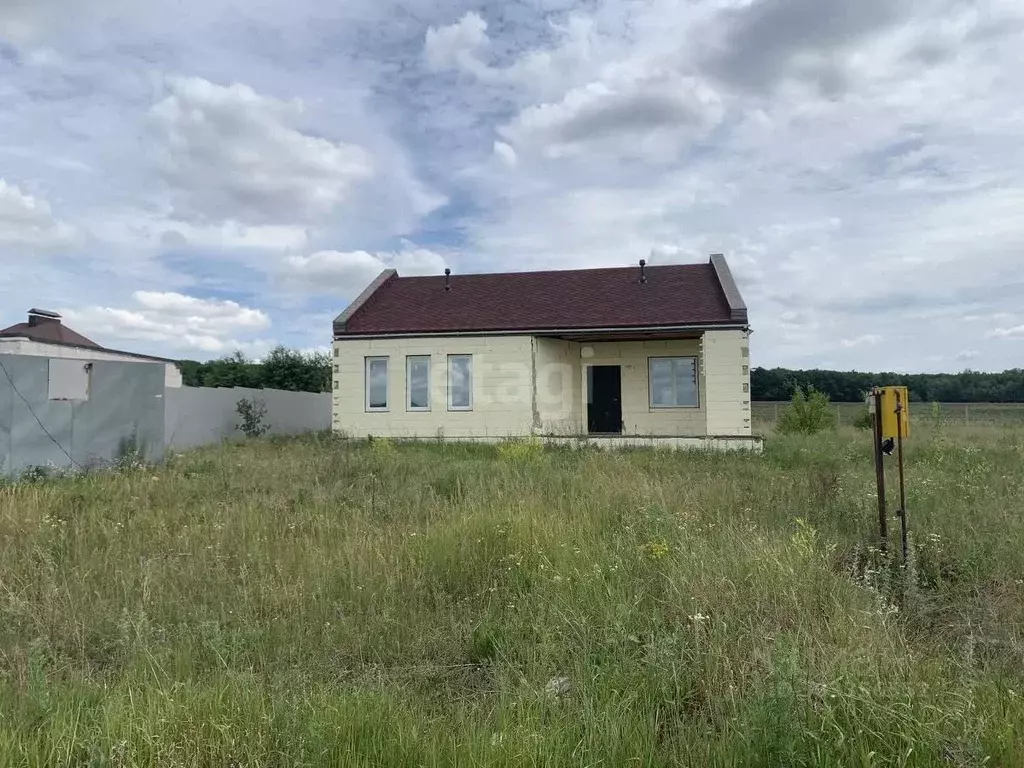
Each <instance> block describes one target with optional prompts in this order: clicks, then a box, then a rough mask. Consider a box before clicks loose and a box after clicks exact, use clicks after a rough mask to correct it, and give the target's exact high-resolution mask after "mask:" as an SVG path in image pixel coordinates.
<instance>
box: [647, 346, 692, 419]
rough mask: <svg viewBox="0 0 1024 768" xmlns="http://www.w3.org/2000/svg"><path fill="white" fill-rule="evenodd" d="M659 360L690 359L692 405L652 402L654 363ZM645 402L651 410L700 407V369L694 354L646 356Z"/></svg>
mask: <svg viewBox="0 0 1024 768" xmlns="http://www.w3.org/2000/svg"><path fill="white" fill-rule="evenodd" d="M660 360H692V361H693V391H694V394H695V395H696V401H695V402H694V403H693V404H692V405H658V404H655V402H654V363H655V361H660ZM647 403H648V405H649V406H650V409H651V410H652V411H680V410H694V409H698V408H700V369H699V368H698V362H697V357H696V355H663V356H660V357H648V358H647Z"/></svg>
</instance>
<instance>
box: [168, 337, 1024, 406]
mask: <svg viewBox="0 0 1024 768" xmlns="http://www.w3.org/2000/svg"><path fill="white" fill-rule="evenodd" d="M178 367H179V368H180V369H181V373H182V380H183V383H184V384H185V386H187V387H250V388H253V389H263V388H268V389H287V390H291V391H293V392H329V391H330V390H331V360H330V357H329V356H328V355H326V354H323V353H302V352H299V351H297V350H293V349H287V348H285V347H277V348H276V349H274V350H272V351H271V352H270V353H269V354H268V355H267V356H266V357H264V358H263V359H262V360H260V361H259V362H256V361H254V360H250V359H249V358H247V357H246V356H245V355H243V354H242V353H241V352H236V353H235V354H233V355H231V356H230V357H224V358H221V359H219V360H210V361H208V362H205V363H200V362H197V361H195V360H181V361H179V363H178ZM886 384H894V385H901V386H905V387H908V388H909V389H910V397H911V399H912V400H917V401H924V402H940V403H1024V369H1021V368H1015V369H1012V370H1009V371H1003V372H1002V373H978V372H977V371H964V372H962V373H912V374H906V373H860V372H857V371H820V370H811V371H795V370H790V369H788V368H754V369H753V370H752V371H751V372H750V388H751V397H752V398H753V399H754V400H757V401H768V402H772V401H781V400H789V399H790V398H791V397H792V396H793V388H794V387H795V386H797V385H799V386H801V387H808V386H812V387H814V388H815V389H817V390H819V391H821V392H824V393H825V394H826V395H828V396H829V399H830V400H832V401H833V402H836V403H844V402H845V403H856V402H860V401H862V400H863V399H864V395H865V393H867V392H868V391H869V390H870V389H871V387H872V386H874V385H879V386H883V385H886Z"/></svg>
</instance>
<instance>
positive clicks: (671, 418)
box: [578, 339, 708, 437]
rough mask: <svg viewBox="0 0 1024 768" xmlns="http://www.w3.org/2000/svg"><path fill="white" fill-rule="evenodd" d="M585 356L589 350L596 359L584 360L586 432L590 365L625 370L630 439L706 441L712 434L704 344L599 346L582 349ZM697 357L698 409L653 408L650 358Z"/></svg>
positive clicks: (670, 342)
mask: <svg viewBox="0 0 1024 768" xmlns="http://www.w3.org/2000/svg"><path fill="white" fill-rule="evenodd" d="M578 346H579V348H580V351H581V354H582V352H583V351H584V350H586V349H587V348H590V349H592V350H593V356H592V357H589V358H583V357H581V359H580V373H579V376H580V382H581V399H580V402H581V408H582V415H583V429H584V431H585V430H586V381H587V369H586V366H588V365H618V366H621V367H622V421H623V424H624V432H623V434H626V435H673V436H681V437H691V436H696V437H703V436H704V435H706V434H708V432H707V430H706V426H705V425H706V417H705V408H706V406H705V402H704V401H705V392H706V390H707V385H706V384H705V377H704V368H703V366H701V364H700V342H699V341H698V340H697V339H671V340H665V341H662V340H658V341H620V342H604V343H601V342H597V343H594V344H585V343H584V344H580V345H578ZM650 357H696V358H697V388H698V389H697V391H698V396H699V403H700V404H699V406H698V407H696V408H652V407H651V401H650V390H649V386H648V381H649V378H648V362H647V361H648V358H650Z"/></svg>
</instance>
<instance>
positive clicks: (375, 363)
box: [366, 357, 388, 411]
mask: <svg viewBox="0 0 1024 768" xmlns="http://www.w3.org/2000/svg"><path fill="white" fill-rule="evenodd" d="M387 409H388V359H387V358H386V357H368V358H366V410H368V411H386V410H387Z"/></svg>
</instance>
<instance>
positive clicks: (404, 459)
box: [0, 428, 1024, 766]
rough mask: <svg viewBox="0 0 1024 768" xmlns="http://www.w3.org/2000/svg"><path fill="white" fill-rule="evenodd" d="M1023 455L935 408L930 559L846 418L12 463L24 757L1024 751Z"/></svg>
mask: <svg viewBox="0 0 1024 768" xmlns="http://www.w3.org/2000/svg"><path fill="white" fill-rule="evenodd" d="M1022 462H1024V435H1022V434H1021V433H1019V432H1014V431H1010V430H990V431H987V432H985V431H975V432H967V431H960V432H950V431H946V432H937V433H932V434H927V431H926V430H925V429H924V428H922V429H921V430H919V431H916V432H915V436H914V439H912V440H910V441H908V478H909V482H910V486H909V503H908V506H909V510H910V514H911V525H912V532H913V536H912V543H913V552H914V558H913V562H912V565H911V567H910V568H908V569H904V568H901V567H900V566H899V565H898V564H894V563H892V562H891V561H890V559H889V558H888V556H887V555H884V554H883V553H881V552H879V551H878V548H877V544H878V542H877V533H876V530H875V526H876V525H877V522H876V512H875V501H874V497H873V494H874V478H873V474H872V463H871V445H870V441H869V438H866V437H865V436H864V435H863V434H862V433H854V432H853V431H852V430H851V431H849V432H844V431H840V432H839V433H837V434H829V435H826V436H825V437H816V438H799V439H789V438H772V439H770V440H769V441H768V444H767V449H766V453H765V454H764V455H763V456H760V457H758V456H745V455H734V456H717V455H715V456H709V455H702V454H680V453H668V452H659V451H634V452H626V453H619V454H605V453H601V452H591V451H572V450H550V449H548V450H545V451H537V450H535V449H533V448H529V449H526V448H521V447H519V446H515V447H507V446H506V447H503V448H501V449H499V448H487V447H472V446H462V445H454V444H444V443H435V444H430V445H419V446H408V445H394V444H391V443H383V442H381V441H373V442H372V443H369V444H367V443H364V442H351V443H349V442H344V441H339V440H334V439H331V438H329V437H324V436H310V437H309V438H305V439H301V440H294V441H282V440H276V439H262V440H257V441H252V442H247V443H243V444H237V445H224V446H221V447H217V448H214V449H209V450H203V451H198V452H195V453H191V454H187V455H183V456H180V457H177V458H175V459H173V460H172V461H171V462H170V464H169V465H168V466H167V467H164V468H161V469H156V470H153V469H139V470H132V471H125V472H123V473H121V474H111V475H107V476H100V475H96V476H87V477H81V478H77V479H76V478H65V479H58V480H49V481H44V482H37V483H32V484H18V485H13V486H5V487H0V764H2V765H33V766H35V765H40V766H42V765H45V766H58V765H97V766H102V765H109V766H128V765H145V766H150V765H152V766H178V765H183V766H184V765H188V766H195V765H203V766H207V765H209V766H300V765H308V766H322V765H344V766H420V765H424V766H481V765H497V766H501V765H506V766H521V765H542V766H564V765H570V766H571V765H581V766H582V765H587V766H593V765H602V766H626V765H643V766H675V765H695V766H705V765H735V766H741V765H742V766H748V765H749V766H759V765H764V766H780V765H785V766H794V765H815V766H836V765H844V766H845V765H858V766H861V765H907V766H922V765H962V766H975V765H981V764H982V763H983V762H984V761H985V760H986V759H987V760H988V763H989V764H991V765H1015V764H1020V763H1021V762H1022V758H1021V757H1020V755H1024V735H1022V734H1024V704H1022V702H1021V696H1022V694H1024V669H1022V664H1021V662H1022V649H1024V645H1022V639H1021V636H1020V628H1021V627H1022V626H1024V586H1022V578H1024V546H1022V543H1024V536H1022V533H1024V516H1022V514H1021V512H1022V510H1024V469H1022V466H1024V465H1022ZM893 477H894V476H893ZM895 523H896V521H895V520H893V524H894V525H895ZM557 677H565V678H568V690H567V692H565V693H563V694H561V695H552V694H551V693H549V692H546V690H545V687H546V685H547V683H548V681H549V680H551V679H552V678H557Z"/></svg>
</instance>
